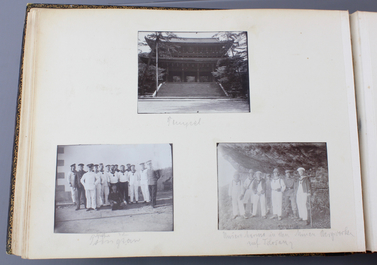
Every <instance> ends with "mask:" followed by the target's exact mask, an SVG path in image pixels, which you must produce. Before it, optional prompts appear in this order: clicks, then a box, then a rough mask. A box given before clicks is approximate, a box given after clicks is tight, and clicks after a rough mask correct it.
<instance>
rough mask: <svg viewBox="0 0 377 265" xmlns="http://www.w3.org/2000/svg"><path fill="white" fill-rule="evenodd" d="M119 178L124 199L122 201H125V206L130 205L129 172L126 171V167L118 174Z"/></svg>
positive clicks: (122, 166) (122, 167)
mask: <svg viewBox="0 0 377 265" xmlns="http://www.w3.org/2000/svg"><path fill="white" fill-rule="evenodd" d="M118 176H119V184H118V187H119V192H120V195H121V197H122V201H124V203H125V204H127V203H129V199H128V185H129V181H130V180H129V175H128V172H127V171H126V170H125V166H124V165H121V166H120V171H119V172H118Z"/></svg>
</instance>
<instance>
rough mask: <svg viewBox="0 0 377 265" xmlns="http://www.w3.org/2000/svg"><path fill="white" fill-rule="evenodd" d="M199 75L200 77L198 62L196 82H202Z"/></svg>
mask: <svg viewBox="0 0 377 265" xmlns="http://www.w3.org/2000/svg"><path fill="white" fill-rule="evenodd" d="M199 77H200V72H199V64H197V65H196V82H200V80H199Z"/></svg>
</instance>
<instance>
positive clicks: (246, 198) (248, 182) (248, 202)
mask: <svg viewBox="0 0 377 265" xmlns="http://www.w3.org/2000/svg"><path fill="white" fill-rule="evenodd" d="M253 180H254V170H252V169H250V170H249V175H248V177H247V179H245V181H244V182H243V185H242V189H243V204H244V205H245V206H246V207H245V212H246V213H248V212H250V214H252V204H253V190H252V183H253ZM246 213H245V218H246Z"/></svg>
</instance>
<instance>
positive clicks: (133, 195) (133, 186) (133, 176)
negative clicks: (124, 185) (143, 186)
mask: <svg viewBox="0 0 377 265" xmlns="http://www.w3.org/2000/svg"><path fill="white" fill-rule="evenodd" d="M128 175H129V179H130V203H133V202H134V199H135V202H136V203H138V201H139V181H140V175H139V172H137V171H136V170H135V165H131V170H130V171H129V172H128Z"/></svg>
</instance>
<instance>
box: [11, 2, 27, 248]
mask: <svg viewBox="0 0 377 265" xmlns="http://www.w3.org/2000/svg"><path fill="white" fill-rule="evenodd" d="M29 10H30V9H29V6H27V7H26V12H25V21H24V29H23V37H22V45H21V47H22V48H21V56H20V68H19V81H18V93H17V106H16V123H15V128H14V140H13V154H12V172H11V180H10V196H9V208H8V227H7V242H6V253H7V254H14V253H13V250H12V235H13V215H14V210H15V209H14V198H15V187H16V173H17V172H16V170H17V158H18V144H19V135H20V121H21V104H22V100H21V98H22V84H23V78H22V76H23V71H24V54H25V39H26V28H27V17H28V13H29Z"/></svg>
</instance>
